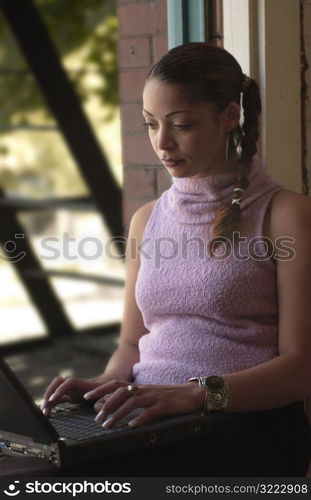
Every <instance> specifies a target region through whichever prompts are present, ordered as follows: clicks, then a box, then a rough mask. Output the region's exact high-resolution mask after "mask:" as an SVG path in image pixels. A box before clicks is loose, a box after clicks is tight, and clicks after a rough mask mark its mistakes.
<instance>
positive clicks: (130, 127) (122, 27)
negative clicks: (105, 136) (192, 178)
mask: <svg viewBox="0 0 311 500" xmlns="http://www.w3.org/2000/svg"><path fill="white" fill-rule="evenodd" d="M117 15H118V23H119V43H118V57H119V94H120V107H121V127H122V155H123V167H124V186H123V221H124V235H125V236H126V235H127V233H128V228H129V223H130V220H131V217H132V215H133V213H134V212H135V210H136V209H137V208H138V207H139V206H141V205H142V204H144V203H146V202H147V201H149V200H152V199H154V198H157V197H158V196H160V194H161V193H162V191H163V190H164V189H166V188H167V187H168V185H169V181H168V178H167V176H166V175H165V171H164V168H163V167H161V166H160V164H159V160H158V159H157V157H156V155H155V154H154V153H153V151H152V148H151V146H150V144H149V139H148V136H147V135H146V131H145V130H144V128H143V127H142V123H143V118H142V114H141V110H142V91H143V86H144V81H145V78H146V75H147V73H148V71H149V69H150V67H151V66H152V65H153V64H154V62H155V61H157V60H158V59H159V58H160V57H161V56H162V55H163V54H164V53H165V52H166V51H167V17H166V0H117Z"/></svg>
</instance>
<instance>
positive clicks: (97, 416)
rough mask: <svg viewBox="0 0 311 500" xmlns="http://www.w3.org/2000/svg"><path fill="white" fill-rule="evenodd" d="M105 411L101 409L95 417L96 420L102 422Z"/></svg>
mask: <svg viewBox="0 0 311 500" xmlns="http://www.w3.org/2000/svg"><path fill="white" fill-rule="evenodd" d="M103 414H104V412H102V411H100V412H99V413H98V414H97V415H96V417H95V422H100V420H101V418H102V416H103Z"/></svg>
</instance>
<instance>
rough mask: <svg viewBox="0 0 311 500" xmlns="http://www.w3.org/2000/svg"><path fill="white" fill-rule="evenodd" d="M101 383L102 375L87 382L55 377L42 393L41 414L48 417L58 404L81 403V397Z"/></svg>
mask: <svg viewBox="0 0 311 500" xmlns="http://www.w3.org/2000/svg"><path fill="white" fill-rule="evenodd" d="M103 383H105V377H104V376H103V375H102V376H99V377H96V378H93V379H89V380H83V379H79V378H72V377H55V378H54V379H53V380H52V382H51V383H50V385H49V386H48V388H47V389H46V391H45V393H44V396H43V402H42V405H41V409H42V412H43V413H44V415H46V416H48V415H49V414H50V412H51V409H52V407H53V406H55V405H56V404H58V403H67V402H70V403H78V402H81V401H83V395H84V394H85V393H86V392H87V391H91V390H92V389H95V388H96V387H98V386H101V385H102V384H103ZM127 384H128V382H127ZM90 399H91V398H90Z"/></svg>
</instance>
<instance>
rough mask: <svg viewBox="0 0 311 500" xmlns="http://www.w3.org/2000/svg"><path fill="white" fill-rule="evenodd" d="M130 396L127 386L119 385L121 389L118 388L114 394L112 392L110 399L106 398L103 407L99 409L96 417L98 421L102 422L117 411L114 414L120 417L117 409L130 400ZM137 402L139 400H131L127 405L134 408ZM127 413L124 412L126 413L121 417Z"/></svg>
mask: <svg viewBox="0 0 311 500" xmlns="http://www.w3.org/2000/svg"><path fill="white" fill-rule="evenodd" d="M129 397H130V396H129V391H128V390H127V387H119V389H117V390H116V391H115V392H114V393H113V394H111V396H110V397H109V398H108V399H106V401H105V402H104V404H103V405H102V408H101V410H100V411H99V413H98V414H97V417H96V419H95V420H96V422H97V423H102V422H103V421H104V420H105V418H106V417H107V416H108V415H109V414H111V413H113V412H115V413H114V415H117V417H118V415H119V414H117V410H118V409H119V408H120V407H121V406H122V405H124V403H126V402H127V401H129ZM131 399H133V398H131ZM135 403H137V401H130V402H129V404H128V405H127V406H126V408H127V407H130V410H132V409H133V408H135V407H136V406H135ZM125 415H126V413H124V414H123V413H122V416H121V417H120V418H122V417H123V416H125ZM117 417H116V418H117ZM117 419H118V418H117ZM118 420H119V419H118ZM115 421H117V420H115Z"/></svg>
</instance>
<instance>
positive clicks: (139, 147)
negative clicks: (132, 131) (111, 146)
mask: <svg viewBox="0 0 311 500" xmlns="http://www.w3.org/2000/svg"><path fill="white" fill-rule="evenodd" d="M159 163H160V160H159V159H158V157H157V156H156V154H155V153H154V151H153V149H152V147H151V144H150V141H149V137H148V136H147V135H145V134H144V133H143V134H139V135H126V136H124V138H123V164H124V165H158V164H159Z"/></svg>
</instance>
